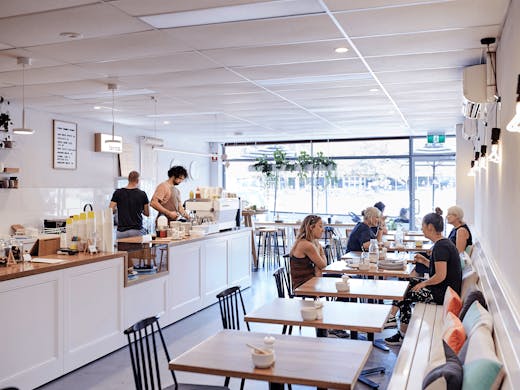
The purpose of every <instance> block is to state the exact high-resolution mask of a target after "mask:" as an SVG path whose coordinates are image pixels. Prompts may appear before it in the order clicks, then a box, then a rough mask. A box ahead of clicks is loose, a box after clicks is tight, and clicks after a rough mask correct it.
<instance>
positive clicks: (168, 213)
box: [150, 196, 178, 219]
mask: <svg viewBox="0 0 520 390" xmlns="http://www.w3.org/2000/svg"><path fill="white" fill-rule="evenodd" d="M150 206H152V207H153V208H154V209H155V210H157V211H158V212H160V213H161V214H164V215H166V216H167V217H170V218H171V219H177V217H178V214H177V212H175V211H170V210H168V209H167V208H165V207H163V206H162V205H161V203H160V202H159V199H157V197H156V196H154V197H153V198H152V201H151V202H150Z"/></svg>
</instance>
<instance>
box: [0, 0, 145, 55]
mask: <svg viewBox="0 0 520 390" xmlns="http://www.w3.org/2000/svg"><path fill="white" fill-rule="evenodd" d="M20 26H24V28H20ZM149 29H150V27H149V26H148V25H147V24H145V23H143V22H141V21H139V20H138V19H135V18H133V17H131V16H128V15H126V14H124V13H123V12H121V11H119V10H117V9H115V8H114V7H111V6H110V5H108V4H105V3H100V4H94V5H86V6H82V7H74V8H67V9H61V10H57V11H50V12H45V13H41V14H27V15H21V16H13V17H10V18H6V19H2V23H0V37H2V41H3V42H5V43H8V44H10V45H13V46H35V45H41V44H46V43H56V42H63V41H64V40H65V39H66V38H63V37H61V36H60V33H61V32H70V31H72V32H78V33H80V34H82V35H83V37H84V38H92V37H101V36H108V35H115V34H123V33H130V32H137V31H144V30H149Z"/></svg>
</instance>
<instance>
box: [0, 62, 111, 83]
mask: <svg viewBox="0 0 520 390" xmlns="http://www.w3.org/2000/svg"><path fill="white" fill-rule="evenodd" d="M99 77H101V75H99V74H97V73H94V72H90V71H88V70H84V69H81V68H80V67H79V66H76V65H61V66H49V67H42V68H35V69H32V68H25V84H26V85H31V84H49V83H61V82H65V81H77V80H85V79H96V78H99ZM0 81H4V82H7V81H9V82H12V83H14V84H15V85H22V70H21V65H19V70H16V71H9V72H0Z"/></svg>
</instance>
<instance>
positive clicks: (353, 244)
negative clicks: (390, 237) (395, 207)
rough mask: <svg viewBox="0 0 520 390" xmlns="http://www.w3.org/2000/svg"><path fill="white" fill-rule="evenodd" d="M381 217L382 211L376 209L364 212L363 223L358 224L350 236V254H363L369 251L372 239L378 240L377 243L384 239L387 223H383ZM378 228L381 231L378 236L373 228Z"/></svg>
mask: <svg viewBox="0 0 520 390" xmlns="http://www.w3.org/2000/svg"><path fill="white" fill-rule="evenodd" d="M380 217H381V211H379V209H377V208H376V207H367V208H366V209H365V210H364V211H363V221H362V222H358V223H357V225H356V226H354V229H352V232H350V235H349V236H348V242H347V251H348V252H361V251H365V250H367V249H368V246H369V245H370V240H371V239H372V238H377V241H381V239H382V238H383V230H384V229H383V226H384V223H385V222H384V221H382V220H381V218H380ZM378 226H379V227H380V229H378V232H377V234H376V233H374V232H373V231H372V229H371V228H373V227H378Z"/></svg>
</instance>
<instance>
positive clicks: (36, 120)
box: [0, 106, 210, 234]
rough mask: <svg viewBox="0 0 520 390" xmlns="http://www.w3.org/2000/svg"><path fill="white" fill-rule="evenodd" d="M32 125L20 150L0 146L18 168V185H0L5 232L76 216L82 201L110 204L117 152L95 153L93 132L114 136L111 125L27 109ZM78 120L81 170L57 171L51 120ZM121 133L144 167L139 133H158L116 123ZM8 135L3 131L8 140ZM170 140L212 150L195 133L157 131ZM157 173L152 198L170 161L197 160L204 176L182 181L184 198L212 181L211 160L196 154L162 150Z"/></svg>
mask: <svg viewBox="0 0 520 390" xmlns="http://www.w3.org/2000/svg"><path fill="white" fill-rule="evenodd" d="M10 112H11V115H12V116H13V118H15V121H16V118H17V117H19V115H20V109H19V107H16V106H13V107H11V108H10ZM26 116H27V121H28V125H29V126H30V127H31V128H33V129H34V130H35V134H34V135H29V136H22V135H13V138H14V140H15V148H13V149H7V150H6V149H0V161H3V162H4V163H5V165H6V166H7V167H19V168H20V173H18V174H16V175H13V176H17V177H18V178H19V189H0V234H8V233H10V226H11V225H12V224H15V223H19V224H22V225H26V226H34V227H38V228H40V227H42V225H43V218H46V217H65V216H68V215H72V214H77V213H78V212H79V211H81V210H82V208H83V205H84V204H86V203H92V204H93V205H94V208H95V209H100V208H104V207H107V206H108V204H109V201H110V198H111V195H112V193H113V191H114V188H115V186H116V177H117V175H118V164H117V156H116V155H114V154H110V153H97V152H94V133H98V132H103V133H108V134H110V132H111V124H110V123H106V122H96V121H91V120H84V119H79V118H73V117H69V116H66V115H58V114H50V113H44V112H38V111H33V110H27V111H26ZM53 119H59V120H64V121H70V122H75V123H77V125H78V127H77V128H78V146H77V169H76V170H70V171H69V170H57V169H53V168H52V159H53V155H52V153H53V149H52V148H53V146H52V120H53ZM116 135H121V136H122V137H123V141H124V142H125V143H131V144H133V146H134V151H135V153H134V159H133V160H134V163H135V168H134V169H136V170H140V169H141V167H140V158H139V142H138V138H139V136H153V134H152V133H151V132H149V131H141V130H139V129H136V128H131V127H128V126H122V125H116ZM4 136H5V133H3V132H2V133H0V138H1V139H3V137H4ZM157 137H158V138H163V139H164V140H165V147H167V148H170V149H174V150H179V151H188V152H195V153H201V154H204V153H209V144H208V143H207V142H204V141H202V140H200V139H197V138H194V137H193V136H190V137H185V136H183V137H179V136H175V137H173V136H171V135H170V136H168V135H167V133H162V132H159V133H157ZM154 153H157V154H158V158H157V159H156V160H157V166H156V167H155V168H156V169H155V171H156V172H157V177H153V178H147V179H146V181H145V183H144V184H145V185H144V187H145V190H146V191H147V193H148V196H149V198H151V196H152V191H153V188H155V185H156V184H158V183H159V182H160V181H163V180H165V179H167V171H168V169H169V168H170V166H169V165H167V164H169V162H170V161H171V160H172V159H174V162H175V164H181V165H186V168H189V164H190V163H191V162H192V161H194V160H198V162H199V167H200V170H199V171H200V177H199V179H198V180H193V181H191V180H188V181H186V182H185V183H183V184H181V186H180V190H181V193H182V194H183V196H187V194H188V193H189V191H190V189H191V188H194V187H196V186H207V185H209V183H210V159H209V158H206V157H202V156H196V155H186V154H179V153H168V156H167V157H164V156H162V154H161V155H160V154H159V153H158V152H154Z"/></svg>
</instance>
